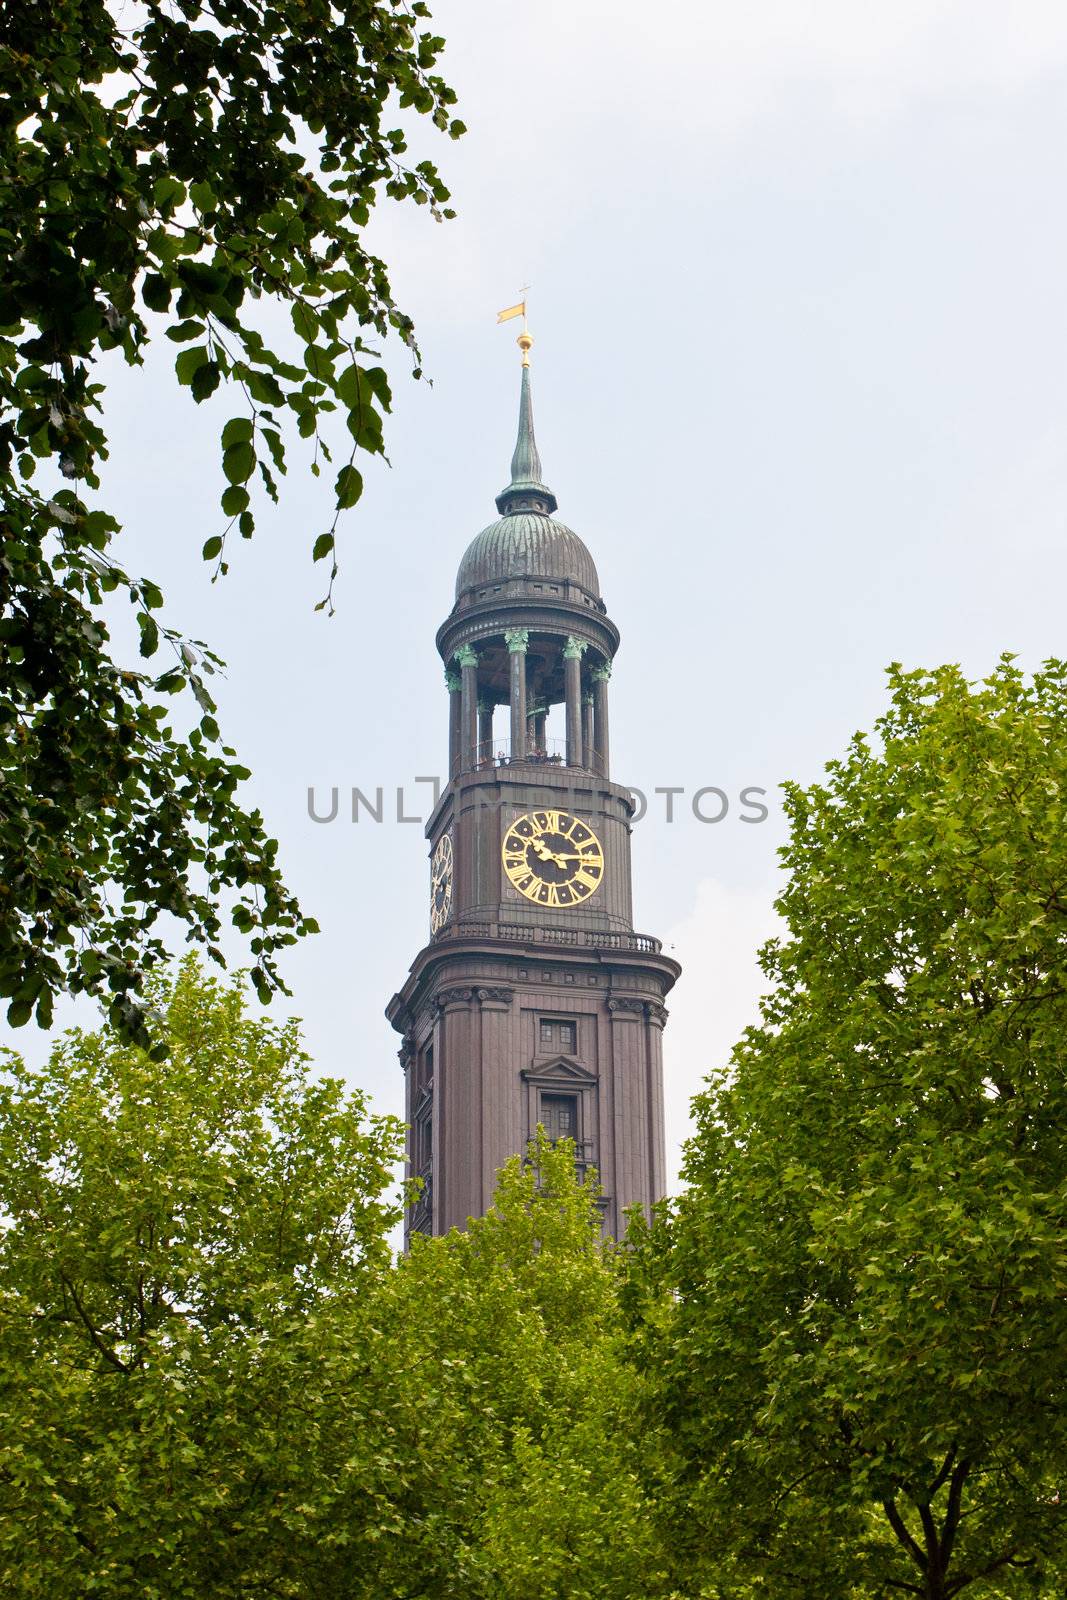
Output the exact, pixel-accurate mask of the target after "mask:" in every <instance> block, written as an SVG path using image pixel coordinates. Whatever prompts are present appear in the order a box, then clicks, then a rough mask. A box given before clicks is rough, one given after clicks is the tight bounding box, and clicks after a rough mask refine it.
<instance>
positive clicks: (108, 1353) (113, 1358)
mask: <svg viewBox="0 0 1067 1600" xmlns="http://www.w3.org/2000/svg"><path fill="white" fill-rule="evenodd" d="M59 1276H60V1278H61V1279H62V1281H63V1283H64V1285H65V1286H66V1288H67V1291H68V1293H69V1294H70V1298H71V1299H72V1300H73V1301H74V1309H75V1311H77V1313H78V1317H79V1319H80V1321H81V1323H82V1325H83V1327H84V1328H85V1331H86V1333H87V1334H88V1335H89V1338H90V1339H91V1340H92V1342H93V1345H94V1347H95V1348H96V1349H97V1350H99V1352H100V1354H101V1355H102V1356H103V1358H104V1360H105V1361H109V1362H110V1363H111V1365H112V1366H113V1367H115V1368H117V1370H118V1371H119V1372H122V1373H125V1375H126V1376H127V1377H129V1374H130V1368H129V1367H128V1366H127V1365H126V1363H125V1361H120V1360H119V1358H118V1356H117V1355H116V1354H115V1352H114V1350H112V1349H111V1347H110V1345H108V1344H106V1343H105V1341H104V1340H103V1339H102V1338H101V1337H100V1335H99V1333H98V1332H97V1330H96V1328H95V1327H94V1326H93V1324H92V1322H91V1320H90V1318H89V1316H88V1314H87V1312H86V1310H85V1307H84V1306H83V1305H82V1303H81V1301H80V1300H79V1298H78V1291H77V1289H75V1287H74V1285H73V1283H72V1282H71V1281H70V1279H69V1278H68V1277H67V1275H66V1273H65V1272H61V1273H60V1274H59Z"/></svg>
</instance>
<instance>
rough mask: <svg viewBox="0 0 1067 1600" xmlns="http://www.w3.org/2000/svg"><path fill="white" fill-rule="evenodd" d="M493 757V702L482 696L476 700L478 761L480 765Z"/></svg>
mask: <svg viewBox="0 0 1067 1600" xmlns="http://www.w3.org/2000/svg"><path fill="white" fill-rule="evenodd" d="M492 759H493V702H492V701H491V700H486V699H484V697H483V698H482V699H479V701H478V761H477V763H476V765H478V766H481V765H482V764H483V763H484V762H486V761H492Z"/></svg>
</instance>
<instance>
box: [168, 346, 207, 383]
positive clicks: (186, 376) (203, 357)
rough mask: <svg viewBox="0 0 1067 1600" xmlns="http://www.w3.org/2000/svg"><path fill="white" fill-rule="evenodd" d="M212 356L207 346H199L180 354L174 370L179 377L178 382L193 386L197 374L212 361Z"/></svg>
mask: <svg viewBox="0 0 1067 1600" xmlns="http://www.w3.org/2000/svg"><path fill="white" fill-rule="evenodd" d="M210 359H211V355H210V352H209V350H208V348H207V345H204V344H198V345H195V346H194V347H193V348H192V349H191V350H182V351H180V352H179V354H178V356H177V358H176V359H175V362H174V370H175V372H176V373H177V375H178V382H179V383H181V384H191V383H192V381H193V379H194V377H195V376H196V374H197V372H198V371H199V370H200V368H201V367H202V366H204V365H205V364H206V363H207V362H208V361H210Z"/></svg>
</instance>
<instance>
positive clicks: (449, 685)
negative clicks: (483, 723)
mask: <svg viewBox="0 0 1067 1600" xmlns="http://www.w3.org/2000/svg"><path fill="white" fill-rule="evenodd" d="M462 687H463V680H462V678H461V677H460V675H459V673H458V672H450V671H446V672H445V688H446V689H447V690H448V776H449V777H450V778H455V777H456V776H457V775H458V773H459V747H460V733H459V729H460V720H459V706H460V690H461V689H462Z"/></svg>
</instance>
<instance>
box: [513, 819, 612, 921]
mask: <svg viewBox="0 0 1067 1600" xmlns="http://www.w3.org/2000/svg"><path fill="white" fill-rule="evenodd" d="M502 855H503V858H504V872H505V873H506V875H507V878H508V882H509V883H511V884H513V885H514V887H515V888H516V889H517V890H518V891H519V893H520V894H522V895H525V896H526V898H527V900H532V901H533V902H534V903H535V905H539V906H553V907H554V906H579V905H581V903H582V901H583V900H588V899H589V896H590V895H591V894H595V892H596V890H597V889H599V888H600V884H601V882H602V880H603V877H604V850H603V846H602V845H601V843H600V840H599V839H598V838H597V836H596V834H595V833H594V832H593V830H592V828H590V827H587V826H586V824H585V823H584V822H579V821H578V818H577V817H572V816H571V814H570V812H568V811H528V812H527V813H526V815H525V816H522V817H518V818H517V819H516V820H515V821H514V822H513V823H511V824H510V826H509V827H508V830H507V832H506V833H505V835H504V845H503V850H502Z"/></svg>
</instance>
